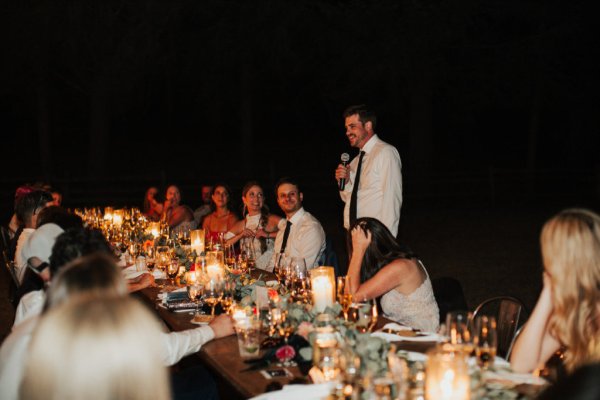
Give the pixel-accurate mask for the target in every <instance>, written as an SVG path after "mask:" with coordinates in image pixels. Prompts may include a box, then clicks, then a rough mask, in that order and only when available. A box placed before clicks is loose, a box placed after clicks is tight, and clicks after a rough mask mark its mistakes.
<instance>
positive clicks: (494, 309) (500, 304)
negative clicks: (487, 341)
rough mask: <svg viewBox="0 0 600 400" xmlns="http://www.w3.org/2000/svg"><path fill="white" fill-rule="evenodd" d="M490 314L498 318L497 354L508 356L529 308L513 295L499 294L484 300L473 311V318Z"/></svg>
mask: <svg viewBox="0 0 600 400" xmlns="http://www.w3.org/2000/svg"><path fill="white" fill-rule="evenodd" d="M478 315H489V316H493V317H495V318H496V330H497V336H498V349H497V352H496V353H497V354H498V355H499V356H500V357H504V358H506V357H508V356H509V355H510V351H511V350H512V343H513V341H514V339H515V337H516V335H517V331H518V329H519V328H520V327H521V325H523V323H524V322H525V320H526V315H527V309H526V308H525V305H524V304H523V302H522V301H521V300H519V299H517V298H515V297H511V296H497V297H492V298H490V299H487V300H485V301H483V302H482V303H481V304H479V305H478V306H477V308H475V311H473V318H477V316H478Z"/></svg>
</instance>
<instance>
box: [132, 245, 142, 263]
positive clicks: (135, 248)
mask: <svg viewBox="0 0 600 400" xmlns="http://www.w3.org/2000/svg"><path fill="white" fill-rule="evenodd" d="M129 255H131V260H132V261H133V263H134V264H135V261H136V260H137V258H138V256H139V255H140V245H139V244H137V243H135V242H131V243H130V244H129Z"/></svg>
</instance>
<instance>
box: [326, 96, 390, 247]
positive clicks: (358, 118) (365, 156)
mask: <svg viewBox="0 0 600 400" xmlns="http://www.w3.org/2000/svg"><path fill="white" fill-rule="evenodd" d="M343 115H344V119H345V121H344V124H345V127H346V137H348V140H349V141H350V146H352V147H356V148H357V149H359V150H360V152H359V154H358V155H357V156H356V157H354V159H353V160H352V162H350V164H347V163H346V162H345V161H346V160H345V157H344V156H347V154H345V153H344V154H343V155H342V163H341V164H340V165H338V167H337V169H336V170H335V178H336V179H337V181H338V187H339V189H340V197H341V198H342V200H343V201H344V203H346V205H345V207H344V227H345V228H346V229H350V226H351V225H352V223H353V222H354V221H356V219H357V218H361V217H371V218H376V219H378V220H379V221H381V222H382V223H383V224H384V225H385V226H386V227H387V228H388V229H389V230H390V232H391V233H392V235H394V236H397V234H398V223H399V221H400V208H401V207H402V172H401V169H402V162H401V161H400V155H399V154H398V150H396V148H395V147H394V146H392V145H390V144H388V143H385V142H384V141H382V140H381V139H379V137H378V136H377V134H375V124H376V120H377V118H376V116H375V113H374V112H372V111H370V110H369V109H368V108H367V106H365V105H357V106H351V107H348V108H347V109H346V111H344V114H343Z"/></svg>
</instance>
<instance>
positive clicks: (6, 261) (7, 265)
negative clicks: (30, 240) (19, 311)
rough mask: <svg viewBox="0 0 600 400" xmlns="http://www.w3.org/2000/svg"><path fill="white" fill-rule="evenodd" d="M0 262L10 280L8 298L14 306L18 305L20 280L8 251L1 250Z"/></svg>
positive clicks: (3, 272)
mask: <svg viewBox="0 0 600 400" xmlns="http://www.w3.org/2000/svg"><path fill="white" fill-rule="evenodd" d="M0 258H1V259H0V262H1V263H2V264H3V266H2V274H3V275H5V276H6V278H7V279H6V280H7V281H8V300H9V301H10V303H11V304H12V305H13V306H15V307H16V306H17V291H18V289H19V280H18V279H17V273H16V271H15V265H14V263H13V262H12V261H11V260H10V258H9V257H8V252H7V251H6V250H4V249H3V250H2V251H1V252H0Z"/></svg>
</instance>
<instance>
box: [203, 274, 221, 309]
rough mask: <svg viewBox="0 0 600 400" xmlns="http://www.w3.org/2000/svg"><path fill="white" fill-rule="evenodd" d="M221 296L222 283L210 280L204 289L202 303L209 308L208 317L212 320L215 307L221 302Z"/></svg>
mask: <svg viewBox="0 0 600 400" xmlns="http://www.w3.org/2000/svg"><path fill="white" fill-rule="evenodd" d="M221 296H223V283H222V282H221V281H218V280H215V279H210V280H209V281H208V282H207V283H206V286H205V287H204V302H205V303H206V304H208V305H209V306H210V315H211V317H213V318H214V316H215V306H216V305H217V304H219V302H220V301H221Z"/></svg>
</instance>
